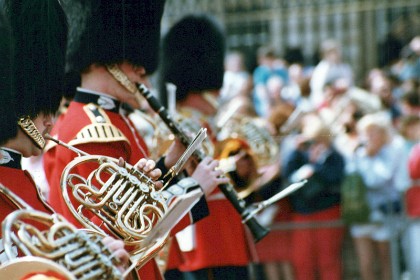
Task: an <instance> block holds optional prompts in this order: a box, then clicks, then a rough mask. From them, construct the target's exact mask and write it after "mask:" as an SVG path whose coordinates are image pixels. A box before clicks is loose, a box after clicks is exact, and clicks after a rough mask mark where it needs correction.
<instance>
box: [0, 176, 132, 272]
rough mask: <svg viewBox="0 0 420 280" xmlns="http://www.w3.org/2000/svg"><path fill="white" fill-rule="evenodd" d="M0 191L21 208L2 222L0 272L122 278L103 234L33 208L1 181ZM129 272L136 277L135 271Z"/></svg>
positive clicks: (118, 262) (117, 263) (116, 261)
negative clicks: (79, 227) (0, 260)
mask: <svg viewBox="0 0 420 280" xmlns="http://www.w3.org/2000/svg"><path fill="white" fill-rule="evenodd" d="M0 192H1V193H2V194H3V195H4V197H5V198H7V199H8V200H9V201H11V202H12V203H13V204H14V205H15V206H16V207H17V208H19V209H20V210H16V211H14V212H12V213H11V214H9V215H8V216H7V217H6V218H5V219H4V221H3V222H2V241H1V242H2V246H1V247H2V249H1V250H0V253H1V254H2V255H3V257H5V259H6V260H5V259H3V261H4V263H3V264H1V265H0V275H2V276H3V277H6V276H7V275H10V276H11V277H13V278H7V279H17V278H16V277H18V276H22V277H19V278H18V279H21V278H23V277H24V276H26V275H28V274H34V273H35V274H49V273H50V272H54V273H56V274H58V275H60V277H61V278H60V279H68V280H75V279H83V280H94V279H112V280H114V279H115V280H117V279H123V275H122V272H121V271H120V270H119V269H118V268H117V266H118V265H119V264H120V261H119V260H118V259H117V258H115V257H114V256H113V255H112V253H111V252H110V251H109V250H108V248H107V247H106V246H105V245H104V244H103V243H102V242H101V240H102V238H103V235H101V234H99V233H98V232H95V231H87V230H79V229H77V228H76V227H74V226H73V225H72V224H70V223H69V222H67V221H66V220H65V219H64V218H63V217H62V216H61V215H59V214H52V215H50V214H47V213H44V212H41V211H37V210H34V209H33V208H32V207H31V206H30V205H29V204H28V203H27V202H26V201H24V200H23V199H21V198H20V197H19V196H18V195H16V194H15V193H14V192H12V191H11V190H9V189H8V188H6V187H5V186H3V185H2V184H0ZM17 249H19V252H20V253H21V256H18V250H17ZM22 255H23V256H22ZM126 273H128V272H126ZM132 276H133V279H138V276H137V274H136V273H135V274H134V273H133V274H132Z"/></svg>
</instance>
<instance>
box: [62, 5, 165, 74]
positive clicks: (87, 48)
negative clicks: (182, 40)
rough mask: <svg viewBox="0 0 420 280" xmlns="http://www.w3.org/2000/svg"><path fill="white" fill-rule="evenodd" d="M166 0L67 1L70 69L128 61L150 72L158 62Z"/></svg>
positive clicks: (65, 7) (80, 70) (79, 69)
mask: <svg viewBox="0 0 420 280" xmlns="http://www.w3.org/2000/svg"><path fill="white" fill-rule="evenodd" d="M164 2H165V1H164V0H72V1H69V0H67V1H63V7H64V10H65V12H66V15H67V19H68V21H69V26H70V30H69V42H68V51H67V65H66V72H67V73H77V74H80V73H82V72H83V71H84V70H85V69H86V68H87V67H88V66H89V65H91V64H100V65H101V64H102V65H106V64H114V63H120V62H123V61H128V62H130V63H132V64H134V65H138V66H143V67H144V68H145V70H146V72H147V73H148V74H151V73H153V72H154V71H155V70H156V68H157V65H158V54H159V41H160V21H161V18H162V14H163V8H164Z"/></svg>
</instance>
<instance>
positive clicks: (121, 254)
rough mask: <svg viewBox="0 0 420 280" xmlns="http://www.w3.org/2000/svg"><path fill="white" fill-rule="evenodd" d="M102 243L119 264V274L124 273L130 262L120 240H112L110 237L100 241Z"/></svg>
mask: <svg viewBox="0 0 420 280" xmlns="http://www.w3.org/2000/svg"><path fill="white" fill-rule="evenodd" d="M102 243H103V244H104V245H105V246H106V247H108V249H109V250H110V251H111V252H112V254H113V256H114V257H115V258H116V259H117V260H118V262H119V263H120V264H119V265H118V266H117V267H118V269H119V270H120V271H121V272H124V271H125V269H126V268H127V267H128V263H129V261H130V255H129V254H128V252H127V251H126V250H125V249H124V242H123V241H122V240H118V239H114V238H112V237H110V236H106V237H104V238H103V239H102Z"/></svg>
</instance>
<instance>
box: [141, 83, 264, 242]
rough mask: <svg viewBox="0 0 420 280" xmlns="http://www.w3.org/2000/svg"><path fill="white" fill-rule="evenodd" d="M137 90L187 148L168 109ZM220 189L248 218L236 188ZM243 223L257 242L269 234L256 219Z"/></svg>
mask: <svg viewBox="0 0 420 280" xmlns="http://www.w3.org/2000/svg"><path fill="white" fill-rule="evenodd" d="M137 88H138V92H139V93H140V94H141V95H142V96H143V97H145V98H146V100H147V101H148V103H149V105H150V107H151V108H152V109H153V110H154V111H155V112H156V113H158V114H159V116H160V117H161V119H162V121H163V122H164V123H165V124H166V125H167V127H168V128H169V130H170V131H171V132H172V133H173V134H174V135H175V136H176V137H177V138H178V139H179V140H180V141H181V142H182V144H184V145H185V146H186V147H187V146H188V145H189V144H190V143H191V138H190V137H189V136H188V135H187V134H186V133H185V132H184V131H183V130H182V129H181V128H180V127H179V126H178V124H177V123H176V122H175V121H174V120H173V119H172V117H171V116H170V114H169V113H168V111H167V110H166V108H165V107H163V106H162V105H161V104H160V102H159V101H158V100H157V99H156V97H154V96H153V94H152V93H151V92H150V91H149V90H148V89H147V87H146V86H145V85H143V84H139V85H138V87H137ZM194 156H195V158H196V159H197V160H198V161H201V160H202V159H203V158H204V157H205V154H204V153H203V152H202V151H201V150H196V151H195V152H194ZM219 188H220V190H221V191H222V193H223V194H224V195H225V196H226V198H227V199H228V200H229V201H230V203H231V204H232V205H233V207H234V208H235V209H236V211H237V212H238V213H239V214H240V215H241V217H246V216H247V215H248V213H247V209H246V208H245V205H246V203H245V201H244V200H242V199H241V198H239V197H238V195H237V193H236V191H235V189H234V187H233V186H232V185H231V184H223V185H220V186H219ZM243 223H245V224H246V225H247V226H248V228H249V229H250V231H251V233H252V235H253V237H254V240H255V242H257V241H259V240H261V239H262V238H263V237H264V236H265V235H267V234H268V232H269V230H268V229H267V228H265V227H263V226H262V225H260V224H259V223H258V221H257V220H256V219H255V218H254V217H252V218H250V219H247V220H246V221H243Z"/></svg>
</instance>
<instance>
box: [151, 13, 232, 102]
mask: <svg viewBox="0 0 420 280" xmlns="http://www.w3.org/2000/svg"><path fill="white" fill-rule="evenodd" d="M224 55H225V37H224V33H223V31H222V29H221V27H220V26H219V25H218V24H216V22H215V21H214V20H213V19H212V18H210V17H209V16H207V15H188V16H186V17H184V18H182V19H181V20H180V21H179V22H177V23H176V24H175V25H174V26H173V27H172V28H171V29H170V30H169V31H168V33H167V34H166V35H165V37H164V39H163V43H162V55H161V68H160V75H159V76H160V77H159V79H160V81H159V92H160V93H161V99H162V102H164V100H166V98H165V96H166V94H165V92H166V88H165V84H166V83H168V82H169V83H173V84H175V85H176V87H177V92H176V98H177V100H178V101H179V100H183V99H185V97H186V96H187V94H188V92H191V91H197V92H201V91H205V90H214V89H220V88H221V87H222V84H223V74H224V65H223V60H224Z"/></svg>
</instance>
